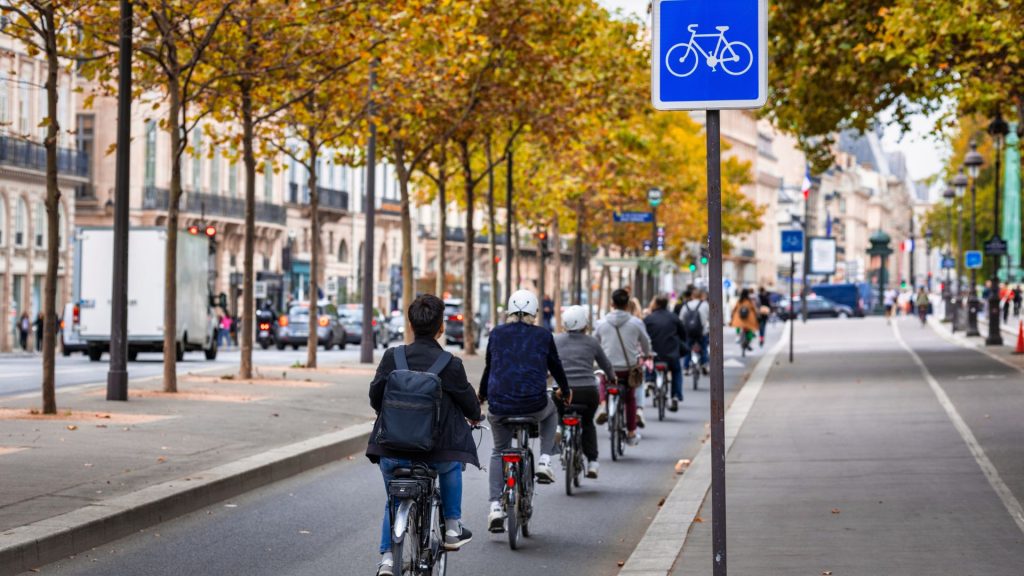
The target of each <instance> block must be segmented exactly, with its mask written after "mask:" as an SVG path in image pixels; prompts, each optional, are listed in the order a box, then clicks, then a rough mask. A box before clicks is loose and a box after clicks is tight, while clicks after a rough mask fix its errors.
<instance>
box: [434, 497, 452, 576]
mask: <svg viewBox="0 0 1024 576" xmlns="http://www.w3.org/2000/svg"><path fill="white" fill-rule="evenodd" d="M433 505H434V510H435V511H436V514H435V515H434V516H435V517H436V518H437V526H435V527H434V529H435V530H437V536H438V537H440V539H441V541H440V542H434V543H432V544H431V551H432V552H433V553H434V554H436V555H435V556H434V557H433V559H432V560H433V563H432V564H431V566H430V575H431V576H445V574H447V573H448V552H447V551H446V550H445V549H444V532H445V528H444V514H442V513H441V502H440V500H438V499H437V498H435V499H434V504H433ZM434 548H436V550H434Z"/></svg>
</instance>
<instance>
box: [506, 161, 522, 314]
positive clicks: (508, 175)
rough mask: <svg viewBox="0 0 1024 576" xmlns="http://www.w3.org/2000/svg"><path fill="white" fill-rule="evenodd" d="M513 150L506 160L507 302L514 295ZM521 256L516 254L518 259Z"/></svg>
mask: <svg viewBox="0 0 1024 576" xmlns="http://www.w3.org/2000/svg"><path fill="white" fill-rule="evenodd" d="M512 154H513V152H512V148H511V147H509V149H508V156H507V157H506V158H505V172H506V174H505V298H504V299H505V300H508V297H509V296H511V295H512V292H513V291H514V290H513V289H512V192H513V189H514V188H513V180H512V179H513V174H512ZM518 257H519V255H518V254H516V258H518Z"/></svg>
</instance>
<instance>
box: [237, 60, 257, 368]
mask: <svg viewBox="0 0 1024 576" xmlns="http://www.w3.org/2000/svg"><path fill="white" fill-rule="evenodd" d="M240 88H241V93H242V163H243V164H244V165H245V240H244V243H245V246H244V250H245V254H244V256H243V261H244V262H243V270H242V275H243V280H242V286H243V288H242V330H241V338H242V341H241V342H240V343H239V344H240V348H241V361H240V363H239V367H238V376H239V377H240V378H242V379H244V380H248V379H250V378H252V341H253V338H252V336H253V334H252V331H253V328H254V327H255V324H256V319H255V318H254V316H255V312H256V310H255V299H254V298H253V293H252V287H253V286H255V285H256V282H255V278H254V275H255V274H254V270H255V267H256V266H255V260H256V154H255V152H254V140H255V134H254V130H255V129H254V126H253V124H254V120H253V104H252V82H251V81H250V80H249V79H245V80H243V81H242V82H241V84H240Z"/></svg>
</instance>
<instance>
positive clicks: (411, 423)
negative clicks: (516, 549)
mask: <svg viewBox="0 0 1024 576" xmlns="http://www.w3.org/2000/svg"><path fill="white" fill-rule="evenodd" d="M406 317H407V318H408V322H409V326H410V327H411V328H412V331H413V334H414V335H415V340H414V341H413V343H412V344H409V345H407V346H399V347H397V348H389V349H388V350H387V351H385V352H384V357H383V358H381V361H380V365H378V366H377V373H376V375H375V376H374V378H373V382H372V383H371V384H370V405H371V406H373V409H374V410H375V411H376V412H377V421H376V422H375V423H374V426H373V432H372V434H371V435H370V441H369V446H368V447H367V449H366V456H367V457H368V458H369V459H370V461H371V462H374V463H376V464H379V465H380V471H381V474H382V475H383V476H384V486H385V488H387V484H388V482H390V481H391V479H392V478H393V477H394V472H395V470H396V469H398V468H408V467H410V466H411V465H412V464H414V463H424V464H427V465H428V466H430V467H431V468H434V469H435V470H437V473H438V480H439V486H440V490H441V501H442V506H443V511H444V521H445V537H444V541H445V548H447V549H449V550H457V549H459V548H460V547H462V546H463V545H465V544H466V543H468V542H469V541H470V540H471V539H472V537H473V535H472V533H471V532H470V531H469V530H468V529H466V528H465V527H464V526H463V525H462V522H461V518H462V469H463V467H464V466H465V464H473V465H474V466H477V467H479V466H480V461H479V459H478V458H477V453H476V443H475V442H474V441H473V436H472V428H471V427H470V423H477V422H479V421H480V420H481V419H482V418H483V416H482V415H481V413H480V403H479V402H478V401H477V397H476V392H475V391H474V390H473V387H472V386H471V385H470V383H469V379H468V378H467V377H466V369H465V368H464V367H463V365H462V361H461V360H460V359H458V358H455V357H454V356H452V354H451V353H450V352H446V351H445V350H444V349H443V348H441V345H440V344H438V339H439V338H441V337H442V336H444V302H443V301H441V299H440V298H438V297H436V296H433V295H431V294H425V295H423V296H420V297H419V298H417V299H416V300H414V301H413V303H412V304H410V305H409V310H408V314H407V316H406ZM467 421H468V422H467ZM380 553H381V561H380V564H379V565H378V567H377V575H378V576H392V575H393V574H394V559H393V558H392V555H391V515H390V513H389V511H388V509H387V504H385V508H384V522H383V525H382V526H381V540H380Z"/></svg>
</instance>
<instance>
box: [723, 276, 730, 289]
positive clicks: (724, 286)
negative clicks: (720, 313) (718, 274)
mask: <svg viewBox="0 0 1024 576" xmlns="http://www.w3.org/2000/svg"><path fill="white" fill-rule="evenodd" d="M722 287H723V288H725V289H726V290H728V289H729V288H732V280H729V279H728V278H726V279H725V280H722Z"/></svg>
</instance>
